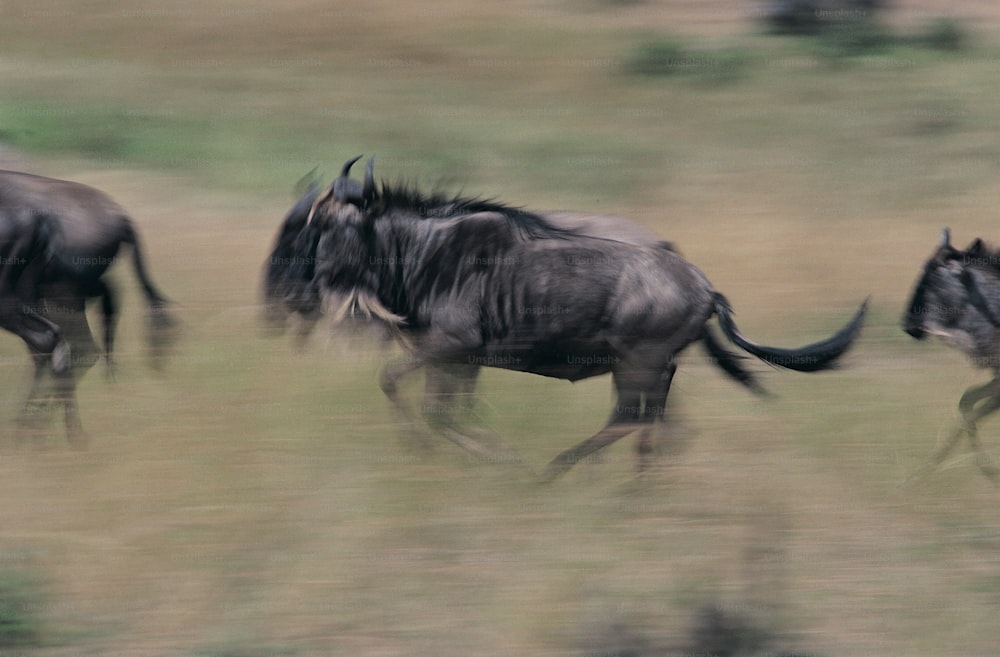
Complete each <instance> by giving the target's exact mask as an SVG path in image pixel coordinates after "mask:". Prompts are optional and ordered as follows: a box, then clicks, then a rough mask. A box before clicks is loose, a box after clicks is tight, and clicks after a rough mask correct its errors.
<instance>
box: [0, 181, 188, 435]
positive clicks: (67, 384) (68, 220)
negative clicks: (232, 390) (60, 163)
mask: <svg viewBox="0 0 1000 657" xmlns="http://www.w3.org/2000/svg"><path fill="white" fill-rule="evenodd" d="M25 216H27V217H41V218H44V220H45V222H46V231H47V237H46V245H45V246H46V253H45V257H44V258H35V259H33V260H32V261H31V262H30V263H29V264H27V265H26V267H25V270H24V272H23V274H22V277H23V278H24V279H25V280H26V281H28V282H29V283H30V284H29V285H28V286H27V287H29V288H30V289H25V290H24V292H23V294H24V295H25V296H26V297H30V299H31V300H32V302H33V303H34V308H35V310H34V313H36V314H37V315H38V316H39V317H42V318H48V320H52V319H53V318H55V319H58V320H59V321H58V323H59V324H61V325H65V326H66V327H69V328H70V329H71V330H70V331H69V333H71V334H72V339H71V340H70V344H71V348H72V352H73V359H72V368H70V369H69V370H68V371H66V372H60V373H58V376H57V377H56V381H55V384H56V391H55V394H56V396H57V397H58V398H60V399H61V401H62V402H63V404H64V406H65V410H66V426H67V434H68V436H69V437H70V439H71V440H72V441H74V442H76V443H77V444H83V441H84V435H83V429H82V426H81V424H80V420H79V416H78V413H77V411H76V401H75V386H76V381H77V380H78V379H79V377H81V376H82V375H83V374H84V373H85V372H86V371H87V369H89V368H90V367H91V366H92V365H93V362H94V361H95V360H96V358H97V354H98V353H99V350H98V348H97V347H96V345H95V344H94V341H93V337H92V335H91V332H90V327H89V325H88V323H87V318H86V312H85V311H86V302H87V300H88V299H91V298H99V299H100V300H101V311H102V315H103V318H104V353H105V354H106V356H107V358H108V362H109V366H110V358H111V353H112V350H113V343H114V328H115V319H116V316H117V303H116V300H115V293H114V291H113V289H112V288H111V286H110V285H109V284H108V282H107V281H106V280H105V278H104V275H105V273H106V272H107V270H108V268H109V267H111V266H112V265H113V264H114V263H115V262H116V261H117V258H118V256H119V252H120V250H121V247H122V245H123V244H127V245H129V246H131V249H132V264H133V267H134V270H135V273H136V277H137V278H138V280H139V283H140V284H141V286H142V289H143V292H144V293H145V296H146V299H147V301H148V303H149V310H150V312H149V346H150V352H151V356H152V362H153V364H154V366H157V367H158V366H159V365H160V364H161V360H162V356H163V354H164V352H165V350H166V348H167V347H168V345H169V342H170V341H171V339H172V328H173V325H174V322H173V319H172V317H171V315H170V313H169V312H168V310H167V304H168V302H167V300H166V298H165V297H164V296H163V295H162V294H161V293H160V292H159V290H158V289H157V288H156V287H155V286H154V285H153V283H152V280H151V279H150V277H149V274H148V272H147V271H146V267H145V260H144V257H143V253H142V250H141V247H140V243H139V237H138V234H137V232H136V230H135V227H134V226H133V223H132V220H131V219H130V217H129V216H128V214H127V213H126V212H125V210H124V209H123V208H122V207H121V206H120V205H118V204H117V203H116V202H115V201H113V200H112V199H111V198H110V197H109V196H108V195H107V194H104V193H103V192H101V191H99V190H96V189H94V188H92V187H88V186H86V185H82V184H79V183H74V182H70V181H65V180H56V179H52V178H45V177H42V176H37V175H33V174H28V173H22V172H16V171H0V219H2V220H3V221H4V222H10V221H11V220H12V218H15V217H25ZM22 287H24V286H22ZM28 346H29V350H30V351H31V353H32V356H33V358H34V359H35V363H36V372H35V380H34V385H33V387H32V391H31V392H30V393H29V397H28V402H27V403H26V405H25V413H23V414H22V420H23V421H22V424H24V423H26V422H27V421H28V420H29V419H31V413H29V412H28V407H29V405H32V404H38V403H40V401H41V399H42V392H41V391H42V384H43V380H44V376H43V374H44V368H43V364H44V362H45V361H46V359H47V356H48V354H47V353H46V351H45V350H43V349H40V348H38V347H37V346H35V345H33V344H31V343H30V342H29V343H28ZM73 370H76V371H75V372H74V371H73Z"/></svg>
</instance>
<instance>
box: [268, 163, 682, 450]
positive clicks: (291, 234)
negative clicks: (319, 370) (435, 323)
mask: <svg viewBox="0 0 1000 657" xmlns="http://www.w3.org/2000/svg"><path fill="white" fill-rule="evenodd" d="M358 159H359V158H354V159H352V160H350V161H348V162H347V164H345V165H344V167H343V169H342V170H341V173H340V177H338V178H337V179H336V180H335V181H334V183H333V184H332V185H331V186H330V187H329V188H328V190H327V191H326V196H327V197H328V198H327V200H334V201H336V202H341V203H344V202H350V203H359V202H360V201H361V198H362V193H363V189H362V187H361V185H360V184H359V183H357V182H356V181H353V180H351V179H350V177H349V172H350V168H351V166H352V165H353V164H354V163H355V162H356V161H357V160H358ZM369 175H371V173H370V172H369ZM307 178H308V176H307ZM304 180H305V179H304ZM318 195H319V189H318V186H317V185H316V184H315V181H312V182H310V183H309V184H308V185H307V187H306V190H305V193H304V194H303V196H302V197H301V198H300V199H299V201H298V202H297V203H296V204H295V205H294V206H293V207H292V209H291V210H290V211H289V212H288V214H287V215H286V217H285V220H284V221H283V222H282V226H281V228H280V229H279V231H278V235H277V238H276V239H275V241H274V245H273V247H272V250H271V254H270V256H269V257H268V261H267V264H266V265H265V269H264V286H263V299H264V303H263V311H264V312H263V317H262V319H263V321H264V323H265V325H266V326H267V327H268V328H270V329H272V330H275V331H277V332H281V331H283V330H284V329H285V328H286V327H287V325H288V322H289V319H290V317H291V316H294V317H295V318H296V319H297V321H298V326H297V331H296V339H297V341H298V342H299V346H301V345H302V340H304V338H305V337H307V336H308V334H309V333H310V332H311V330H312V329H313V328H314V326H315V324H316V322H317V321H318V319H319V317H320V306H321V305H322V300H321V296H320V294H319V290H318V289H317V288H316V287H315V286H309V285H303V284H302V282H301V281H293V280H291V279H290V276H289V274H290V271H291V268H292V265H293V264H302V263H299V262H298V260H297V257H296V255H295V238H296V237H297V235H298V234H299V232H300V231H301V230H302V228H304V227H305V224H306V222H307V220H308V217H309V214H310V211H311V210H312V206H313V204H314V203H315V202H316V199H317V197H318ZM540 214H541V216H543V217H544V218H545V219H546V220H547V221H549V222H551V223H552V224H554V225H555V226H556V227H558V228H560V229H567V230H572V231H574V232H577V233H582V234H584V235H589V236H591V237H600V238H605V239H610V240H616V241H619V242H627V243H629V244H637V245H638V244H644V245H647V246H654V247H658V248H664V249H669V250H673V249H674V247H673V245H672V244H671V243H669V242H667V241H664V240H663V239H662V238H660V237H659V236H658V235H657V234H656V233H654V232H653V231H651V230H650V229H648V228H646V227H645V226H642V225H640V224H637V223H634V222H631V221H629V220H627V219H624V218H622V217H616V216H609V215H595V214H586V213H579V212H567V211H549V212H542V213H540ZM346 319H348V318H345V320H346ZM349 320H350V321H351V323H352V326H353V327H357V326H358V323H361V324H363V325H365V326H368V327H369V328H370V329H371V330H372V331H373V332H378V337H379V338H382V341H383V342H384V341H385V339H386V338H387V337H388V335H387V334H386V332H385V331H384V330H380V328H381V327H378V326H376V327H374V328H371V327H370V324H369V322H370V320H371V318H370V317H369V318H365V317H360V316H358V314H357V313H351V314H350V316H349ZM397 337H401V336H400V335H399V334H398V333H397ZM402 346H404V348H405V347H406V346H407V345H406V343H405V340H404V341H403V342H402ZM480 370H481V365H479V364H477V363H427V364H426V367H425V374H426V376H425V388H424V401H423V404H422V405H421V412H422V413H423V415H424V417H425V419H426V420H427V422H428V424H429V426H430V427H431V428H432V429H433V430H434V431H437V432H440V433H442V434H444V435H446V436H452V437H453V438H454V439H455V440H456V441H457V442H459V443H460V444H462V443H463V442H464V436H463V434H462V433H461V432H458V431H454V432H453V431H452V427H453V426H454V419H455V418H454V417H453V416H454V415H455V414H456V413H469V412H471V411H472V408H473V392H474V390H475V385H476V381H477V380H478V377H479V373H480ZM491 437H492V438H493V439H494V441H496V437H495V436H491ZM649 439H650V436H649V434H648V433H643V434H642V440H643V441H644V442H643V443H642V444H641V445H640V447H639V449H640V451H643V452H645V451H650V450H651V449H652V448H651V446H650V445H649ZM424 447H425V448H426V447H429V445H428V444H426V443H425V444H424ZM466 447H467V448H469V449H471V450H472V451H473V452H475V450H476V447H478V446H477V445H475V444H466ZM514 458H515V459H516V456H515V457H514Z"/></svg>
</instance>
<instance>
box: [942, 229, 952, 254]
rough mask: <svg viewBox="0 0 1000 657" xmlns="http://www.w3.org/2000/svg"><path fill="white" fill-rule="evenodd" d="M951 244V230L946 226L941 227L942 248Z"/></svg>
mask: <svg viewBox="0 0 1000 657" xmlns="http://www.w3.org/2000/svg"><path fill="white" fill-rule="evenodd" d="M946 246H951V230H950V229H949V228H948V227H947V226H945V227H944V228H942V229H941V248H942V249H943V248H945V247H946Z"/></svg>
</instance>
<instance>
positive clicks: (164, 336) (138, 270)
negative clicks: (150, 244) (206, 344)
mask: <svg viewBox="0 0 1000 657" xmlns="http://www.w3.org/2000/svg"><path fill="white" fill-rule="evenodd" d="M125 224H126V226H127V230H128V235H127V236H126V237H125V241H126V242H128V243H130V244H131V245H132V265H133V268H134V269H135V275H136V278H138V279H139V284H140V285H141V286H142V289H143V292H144V293H145V295H146V300H147V301H148V302H149V311H148V312H149V337H148V343H149V355H150V363H151V365H152V367H153V369H155V370H160V369H162V368H163V361H164V358H165V356H166V353H167V352H168V351H169V348H170V347H171V345H172V343H173V342H174V340H175V339H176V328H177V320H176V319H174V317H173V314H172V313H171V312H170V309H169V305H170V300H169V299H167V298H166V297H165V296H164V295H163V294H162V293H161V292H160V291H159V290H158V289H157V288H156V286H155V285H153V281H152V279H151V278H150V276H149V272H148V271H147V270H146V261H145V258H144V256H143V251H142V246H141V244H140V241H139V234H138V233H137V232H136V230H135V227H134V226H133V225H132V222H131V221H130V220H129V219H128V218H126V219H125Z"/></svg>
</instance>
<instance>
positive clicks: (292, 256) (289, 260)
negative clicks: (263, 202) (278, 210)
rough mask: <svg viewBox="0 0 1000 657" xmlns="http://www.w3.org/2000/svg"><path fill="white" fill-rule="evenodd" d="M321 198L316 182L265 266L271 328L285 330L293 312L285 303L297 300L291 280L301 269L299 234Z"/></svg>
mask: <svg viewBox="0 0 1000 657" xmlns="http://www.w3.org/2000/svg"><path fill="white" fill-rule="evenodd" d="M318 194H319V188H318V186H317V184H316V183H315V181H314V182H312V183H310V185H309V187H308V189H307V190H306V192H305V194H304V195H303V196H302V198H300V199H299V200H298V201H297V202H296V203H295V205H294V206H292V209H291V210H289V212H288V214H287V215H286V216H285V219H284V221H282V223H281V227H280V228H279V229H278V235H277V237H276V238H275V240H274V247H273V248H272V249H271V255H270V257H269V258H268V260H267V264H266V265H265V268H264V308H263V310H264V312H263V320H264V323H265V325H267V326H269V327H271V328H274V329H281V328H283V327H284V325H285V320H286V319H287V316H288V313H289V312H290V311H291V310H292V309H291V308H288V307H287V306H286V303H287V302H286V299H287V298H288V297H290V296H292V297H294V296H296V294H295V288H296V287H298V286H297V285H296V281H295V280H294V279H293V278H292V270H293V268H294V269H298V268H299V266H300V265H301V263H300V258H301V254H300V253H298V251H297V249H298V241H299V234H300V233H301V232H302V231H303V230H304V229H305V227H306V224H307V221H308V219H309V213H310V212H311V210H312V208H313V204H314V203H315V202H316V197H317V196H318Z"/></svg>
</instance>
